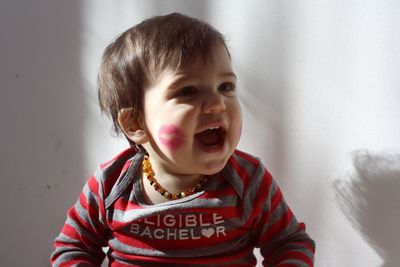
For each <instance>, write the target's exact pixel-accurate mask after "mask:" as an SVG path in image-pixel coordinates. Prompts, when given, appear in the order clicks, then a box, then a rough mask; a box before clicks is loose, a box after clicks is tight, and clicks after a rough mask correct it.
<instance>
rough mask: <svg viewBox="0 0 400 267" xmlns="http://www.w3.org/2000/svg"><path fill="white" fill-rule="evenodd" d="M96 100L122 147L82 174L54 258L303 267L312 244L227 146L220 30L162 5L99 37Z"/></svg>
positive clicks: (83, 262)
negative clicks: (156, 12)
mask: <svg viewBox="0 0 400 267" xmlns="http://www.w3.org/2000/svg"><path fill="white" fill-rule="evenodd" d="M99 102H100V107H101V110H102V111H103V112H105V113H106V114H108V115H109V116H110V117H111V119H112V121H113V125H114V130H115V131H116V132H117V133H123V134H124V135H125V137H126V138H127V140H128V141H129V143H130V145H131V147H130V148H129V149H127V150H125V151H123V152H122V153H120V154H119V155H118V156H116V157H115V158H114V159H112V160H111V161H109V162H106V163H104V164H102V165H100V167H99V169H98V170H97V172H95V174H94V175H93V176H92V177H90V178H89V180H88V181H87V183H86V185H85V187H84V189H83V191H82V193H81V194H80V196H79V199H78V201H77V202H76V204H75V205H74V206H73V207H72V208H71V209H70V210H69V211H68V216H67V220H66V222H65V225H64V227H63V229H62V231H61V233H60V235H59V236H58V237H57V239H56V240H55V242H54V246H55V251H54V252H53V254H52V256H51V263H52V265H53V266H100V265H101V263H102V261H103V259H104V257H105V255H104V253H103V250H102V247H108V252H107V257H108V260H109V266H255V265H256V263H257V260H256V257H255V256H254V254H253V250H254V248H260V251H261V254H262V256H263V257H264V260H263V264H264V266H313V257H314V242H313V240H312V239H311V238H310V237H309V236H308V235H307V233H306V232H305V226H304V224H302V223H298V222H297V220H296V218H295V216H294V215H293V213H292V212H291V210H290V209H289V207H288V206H287V204H286V202H285V200H284V199H283V197H282V193H281V191H280V189H279V187H278V186H277V184H276V183H275V181H274V180H273V178H272V177H271V175H270V174H269V173H268V171H267V170H266V169H265V167H264V166H263V164H262V163H261V162H260V160H259V159H258V158H256V157H254V156H251V155H249V154H247V153H244V152H241V151H239V150H237V149H236V147H237V144H238V142H239V139H240V135H241V131H242V116H241V109H240V104H239V101H238V96H237V92H236V75H235V72H234V71H233V69H232V66H231V56H230V54H229V51H228V49H227V46H226V44H225V41H224V37H223V36H222V35H221V33H219V32H218V31H217V30H215V29H214V28H213V27H211V26H210V25H208V24H207V23H205V22H203V21H199V20H197V19H194V18H191V17H188V16H185V15H181V14H177V13H174V14H170V15H166V16H158V17H153V18H150V19H148V20H145V21H143V22H142V23H140V24H138V25H136V26H135V27H133V28H131V29H128V30H127V31H126V32H124V33H123V34H122V35H120V36H119V37H118V38H117V39H116V40H115V41H114V42H113V43H112V44H111V45H109V46H108V47H107V48H106V50H105V52H104V55H103V58H102V63H101V68H100V71H99Z"/></svg>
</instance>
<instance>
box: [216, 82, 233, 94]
mask: <svg viewBox="0 0 400 267" xmlns="http://www.w3.org/2000/svg"><path fill="white" fill-rule="evenodd" d="M235 89H236V85H235V84H234V83H232V82H225V83H222V84H221V85H220V86H219V87H218V90H219V91H221V92H231V91H235Z"/></svg>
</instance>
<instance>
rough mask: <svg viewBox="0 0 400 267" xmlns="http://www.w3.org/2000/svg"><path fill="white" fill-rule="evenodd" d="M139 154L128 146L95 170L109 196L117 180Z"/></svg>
mask: <svg viewBox="0 0 400 267" xmlns="http://www.w3.org/2000/svg"><path fill="white" fill-rule="evenodd" d="M135 155H137V151H135V150H134V149H132V148H128V149H126V150H124V151H122V152H120V153H119V154H118V155H116V156H115V157H113V158H112V159H111V160H108V161H106V162H104V163H102V164H100V165H99V167H98V169H97V171H96V172H95V177H96V179H97V180H98V181H99V182H100V184H101V185H102V187H103V192H104V194H105V195H106V196H107V195H108V194H109V193H110V191H111V190H112V188H113V187H114V185H115V184H116V183H117V180H118V179H119V178H121V177H122V176H124V174H125V173H126V172H127V171H128V169H129V168H130V166H131V164H132V160H133V158H134V156H135Z"/></svg>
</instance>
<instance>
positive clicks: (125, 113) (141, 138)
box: [118, 108, 149, 144]
mask: <svg viewBox="0 0 400 267" xmlns="http://www.w3.org/2000/svg"><path fill="white" fill-rule="evenodd" d="M118 123H119V125H120V126H121V129H122V131H123V132H124V134H125V136H126V137H127V138H129V139H130V140H131V141H133V142H135V144H144V143H147V142H148V141H149V135H148V134H147V132H146V131H145V129H144V126H143V123H141V122H140V119H139V118H135V117H134V116H133V112H132V108H123V109H121V110H120V111H119V113H118Z"/></svg>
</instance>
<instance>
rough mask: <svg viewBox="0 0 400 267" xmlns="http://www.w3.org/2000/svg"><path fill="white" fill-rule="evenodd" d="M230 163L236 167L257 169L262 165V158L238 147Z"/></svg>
mask: <svg viewBox="0 0 400 267" xmlns="http://www.w3.org/2000/svg"><path fill="white" fill-rule="evenodd" d="M228 163H229V164H230V165H232V166H234V167H242V168H246V169H247V170H249V171H250V170H256V169H258V168H259V167H260V165H262V163H261V161H260V159H259V158H258V157H256V156H254V155H252V154H249V153H247V152H244V151H241V150H238V149H236V150H235V151H234V152H233V154H232V156H231V158H230V159H229V161H228Z"/></svg>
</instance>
